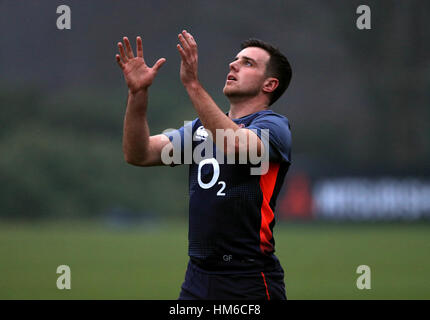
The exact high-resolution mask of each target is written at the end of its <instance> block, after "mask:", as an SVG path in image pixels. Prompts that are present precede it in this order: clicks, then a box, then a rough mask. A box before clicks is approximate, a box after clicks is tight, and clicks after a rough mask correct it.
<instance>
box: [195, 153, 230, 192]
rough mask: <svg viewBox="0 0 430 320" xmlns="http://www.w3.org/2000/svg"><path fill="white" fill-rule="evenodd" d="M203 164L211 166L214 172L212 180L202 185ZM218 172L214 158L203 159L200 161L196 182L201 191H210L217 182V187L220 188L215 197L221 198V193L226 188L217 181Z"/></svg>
mask: <svg viewBox="0 0 430 320" xmlns="http://www.w3.org/2000/svg"><path fill="white" fill-rule="evenodd" d="M205 164H208V165H209V164H210V165H212V167H213V171H214V173H213V176H212V179H211V181H209V182H208V183H204V182H203V181H202V168H203V166H204V165H205ZM219 170H220V169H219V163H218V161H217V160H216V159H215V158H210V159H204V160H202V161H200V163H199V168H198V169H197V181H198V183H199V186H200V187H201V188H202V189H210V188H212V187H213V186H214V185H215V184H216V183H217V182H218V185H221V188H220V189H219V190H218V192H217V194H216V195H217V196H219V197H223V196H225V193H224V192H223V191H224V189H225V187H226V184H225V182H224V181H218V178H219Z"/></svg>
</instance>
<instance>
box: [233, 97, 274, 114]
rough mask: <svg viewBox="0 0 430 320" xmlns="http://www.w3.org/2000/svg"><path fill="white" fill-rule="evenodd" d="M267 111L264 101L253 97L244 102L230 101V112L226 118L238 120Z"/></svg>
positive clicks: (267, 107)
mask: <svg viewBox="0 0 430 320" xmlns="http://www.w3.org/2000/svg"><path fill="white" fill-rule="evenodd" d="M267 109H269V106H268V104H267V101H266V100H264V101H263V100H262V99H260V98H259V97H253V98H251V99H246V100H238V101H232V100H230V111H229V112H228V117H229V118H230V119H238V118H241V117H244V116H247V115H248V114H251V113H255V112H258V111H263V110H267Z"/></svg>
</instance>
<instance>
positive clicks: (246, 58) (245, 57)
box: [234, 56, 257, 64]
mask: <svg viewBox="0 0 430 320" xmlns="http://www.w3.org/2000/svg"><path fill="white" fill-rule="evenodd" d="M240 58H241V59H245V60H250V61H252V62H254V63H255V64H257V61H255V60H254V59H252V58H250V57H247V56H241V57H240ZM238 59H239V57H237V56H236V58H235V59H234V60H238Z"/></svg>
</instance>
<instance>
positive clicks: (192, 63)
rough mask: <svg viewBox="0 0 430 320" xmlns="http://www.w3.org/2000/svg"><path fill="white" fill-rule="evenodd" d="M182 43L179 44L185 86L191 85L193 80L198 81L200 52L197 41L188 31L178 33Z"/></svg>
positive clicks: (182, 79)
mask: <svg viewBox="0 0 430 320" xmlns="http://www.w3.org/2000/svg"><path fill="white" fill-rule="evenodd" d="M178 38H179V41H180V42H181V44H178V45H177V46H176V47H177V48H178V51H179V54H180V55H181V71H180V76H181V81H182V83H183V84H184V86H186V85H189V84H191V83H193V82H197V81H198V76H197V65H198V54H197V43H196V41H195V40H194V38H193V36H192V35H191V34H190V33H188V32H187V31H185V30H184V31H182V33H181V34H179V35H178Z"/></svg>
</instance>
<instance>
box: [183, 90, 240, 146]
mask: <svg viewBox="0 0 430 320" xmlns="http://www.w3.org/2000/svg"><path fill="white" fill-rule="evenodd" d="M185 88H186V90H187V92H188V95H189V97H190V100H191V101H192V103H193V105H194V108H195V109H196V111H197V113H198V115H199V118H200V121H201V122H202V124H203V126H204V127H205V128H206V129H208V130H210V132H211V133H212V134H213V135H214V137H213V138H214V142H215V143H216V129H222V130H227V129H231V130H233V132H235V131H236V130H238V129H239V126H238V125H237V124H236V123H234V122H233V121H232V120H231V119H230V118H229V117H227V116H226V115H225V114H224V112H223V111H222V110H221V109H220V108H219V107H218V106H217V104H216V103H215V102H214V101H213V100H212V98H211V96H210V95H209V94H208V93H207V92H206V90H205V89H204V88H203V87H202V86H201V85H200V83H195V84H191V85H187V86H186V87H185Z"/></svg>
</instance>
